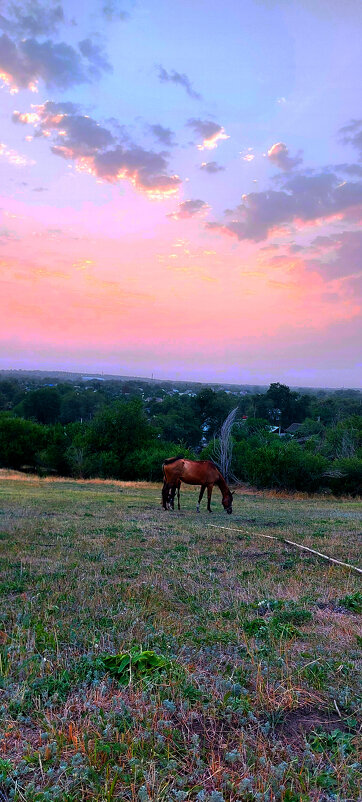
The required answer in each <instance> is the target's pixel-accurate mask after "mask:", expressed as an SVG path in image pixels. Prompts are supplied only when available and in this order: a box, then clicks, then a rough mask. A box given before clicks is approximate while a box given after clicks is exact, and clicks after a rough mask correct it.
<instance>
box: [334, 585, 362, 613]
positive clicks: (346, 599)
mask: <svg viewBox="0 0 362 802" xmlns="http://www.w3.org/2000/svg"><path fill="white" fill-rule="evenodd" d="M338 604H340V605H341V606H342V607H345V608H346V610H351V612H352V613H362V593H360V591H359V590H356V593H349V594H347V595H346V596H342V598H341V599H340V600H339V602H338Z"/></svg>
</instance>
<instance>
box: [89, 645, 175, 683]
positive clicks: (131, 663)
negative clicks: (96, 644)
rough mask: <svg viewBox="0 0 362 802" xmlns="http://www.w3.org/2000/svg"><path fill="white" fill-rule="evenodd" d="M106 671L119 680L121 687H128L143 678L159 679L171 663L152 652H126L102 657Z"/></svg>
mask: <svg viewBox="0 0 362 802" xmlns="http://www.w3.org/2000/svg"><path fill="white" fill-rule="evenodd" d="M102 660H103V665H104V668H105V670H106V671H107V672H108V673H109V674H110V675H111V677H114V678H115V679H117V680H118V682H120V683H121V685H128V684H130V683H131V682H132V681H134V680H136V681H139V680H140V679H141V678H143V677H146V678H151V677H152V678H154V677H155V676H156V677H157V674H159V672H160V671H162V669H166V668H168V667H169V666H170V661H169V660H167V658H166V657H162V656H161V655H159V654H156V652H153V651H151V650H147V651H144V652H143V651H141V652H139V651H134V650H131V651H130V652H125V653H124V654H114V655H111V654H110V655H105V656H103V657H102Z"/></svg>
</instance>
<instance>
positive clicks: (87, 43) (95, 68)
mask: <svg viewBox="0 0 362 802" xmlns="http://www.w3.org/2000/svg"><path fill="white" fill-rule="evenodd" d="M94 39H95V40H97V39H99V37H97V36H95V37H94V38H93V39H92V38H91V37H88V38H87V39H83V40H82V41H81V42H79V50H80V52H81V54H82V56H84V58H86V59H87V60H88V62H89V64H90V65H91V66H90V71H91V72H92V74H93V75H94V77H95V78H98V77H100V76H101V74H102V72H113V67H112V65H111V64H110V63H109V61H108V59H107V56H106V54H105V52H104V50H103V46H102V43H101V42H100V41H94Z"/></svg>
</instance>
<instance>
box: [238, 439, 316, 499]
mask: <svg viewBox="0 0 362 802" xmlns="http://www.w3.org/2000/svg"><path fill="white" fill-rule="evenodd" d="M327 467H328V461H327V460H326V459H325V458H324V457H322V456H321V455H319V454H309V453H308V452H305V451H303V449H302V448H301V446H300V445H298V443H294V442H284V441H280V440H274V441H273V442H270V443H269V444H267V445H262V446H257V447H256V448H254V449H253V448H252V447H251V444H250V443H248V442H240V443H237V444H236V445H235V448H234V453H233V463H232V470H233V471H234V473H235V474H236V475H237V476H240V475H241V476H242V478H243V479H245V480H246V481H248V482H250V483H251V484H254V485H256V486H257V487H276V488H286V489H287V490H307V491H313V490H314V491H315V490H318V489H319V488H320V486H321V485H322V477H323V474H324V472H325V471H326V469H327Z"/></svg>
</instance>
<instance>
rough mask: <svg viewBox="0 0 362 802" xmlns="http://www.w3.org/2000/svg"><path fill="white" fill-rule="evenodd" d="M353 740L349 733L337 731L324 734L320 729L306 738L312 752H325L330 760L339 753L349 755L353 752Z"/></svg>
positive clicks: (351, 734)
mask: <svg viewBox="0 0 362 802" xmlns="http://www.w3.org/2000/svg"><path fill="white" fill-rule="evenodd" d="M353 738H354V735H353V733H350V732H342V731H341V730H338V729H336V730H333V731H332V732H324V731H323V730H322V729H321V728H318V729H316V730H313V731H312V732H310V733H309V734H308V736H307V739H308V743H309V744H310V747H311V749H313V752H319V753H321V752H326V753H327V754H328V755H329V756H330V757H331V758H332V759H333V758H336V757H337V756H338V754H341V753H342V754H343V755H350V754H351V753H352V752H353V751H354V750H353V744H352V741H353Z"/></svg>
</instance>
